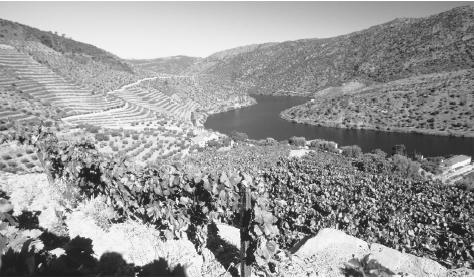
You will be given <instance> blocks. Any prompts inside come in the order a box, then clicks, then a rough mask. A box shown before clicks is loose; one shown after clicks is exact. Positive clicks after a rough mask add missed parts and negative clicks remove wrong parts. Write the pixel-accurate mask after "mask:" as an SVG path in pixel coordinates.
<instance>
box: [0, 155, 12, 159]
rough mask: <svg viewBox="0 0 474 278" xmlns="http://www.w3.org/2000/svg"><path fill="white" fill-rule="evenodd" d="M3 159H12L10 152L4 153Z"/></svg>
mask: <svg viewBox="0 0 474 278" xmlns="http://www.w3.org/2000/svg"><path fill="white" fill-rule="evenodd" d="M2 159H3V160H10V159H12V157H11V156H9V155H8V154H4V155H2Z"/></svg>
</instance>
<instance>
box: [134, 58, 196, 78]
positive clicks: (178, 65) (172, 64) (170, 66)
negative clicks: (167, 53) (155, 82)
mask: <svg viewBox="0 0 474 278" xmlns="http://www.w3.org/2000/svg"><path fill="white" fill-rule="evenodd" d="M199 59H201V58H198V57H189V56H172V57H165V58H156V59H133V60H127V61H128V62H129V63H130V64H132V65H134V66H136V67H139V68H141V69H143V70H149V71H153V72H156V73H167V74H181V73H183V72H184V71H185V70H186V69H187V68H188V67H190V66H191V65H193V64H194V63H196V62H197V61H199Z"/></svg>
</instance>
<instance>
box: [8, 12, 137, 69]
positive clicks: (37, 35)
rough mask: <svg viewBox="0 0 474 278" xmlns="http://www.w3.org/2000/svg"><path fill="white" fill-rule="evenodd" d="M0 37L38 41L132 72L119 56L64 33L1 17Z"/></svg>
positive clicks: (59, 50) (61, 50) (68, 52)
mask: <svg viewBox="0 0 474 278" xmlns="http://www.w3.org/2000/svg"><path fill="white" fill-rule="evenodd" d="M0 38H1V39H3V40H20V41H36V42H40V43H41V44H43V45H45V46H47V47H49V48H51V49H54V50H55V51H57V52H60V53H62V54H82V55H83V56H85V57H90V58H91V59H93V60H94V61H98V62H101V63H103V64H107V65H109V66H110V67H111V68H112V69H115V70H120V71H128V72H132V69H131V68H130V66H129V65H128V64H127V63H125V62H124V61H123V60H122V59H120V58H119V57H117V56H115V55H113V54H111V53H109V52H107V51H105V50H103V49H100V48H98V47H96V46H93V45H90V44H87V43H83V42H79V41H75V40H72V39H70V38H67V37H66V36H65V35H64V34H63V35H59V34H57V33H56V32H54V33H53V32H47V31H42V30H39V29H36V28H33V27H30V26H26V25H23V24H20V23H16V22H12V21H8V20H4V19H0Z"/></svg>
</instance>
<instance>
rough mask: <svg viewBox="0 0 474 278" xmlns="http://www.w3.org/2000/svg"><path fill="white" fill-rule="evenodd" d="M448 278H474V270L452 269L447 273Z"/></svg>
mask: <svg viewBox="0 0 474 278" xmlns="http://www.w3.org/2000/svg"><path fill="white" fill-rule="evenodd" d="M446 276H448V277H474V269H469V268H466V267H461V268H456V269H450V270H448V271H447V273H446Z"/></svg>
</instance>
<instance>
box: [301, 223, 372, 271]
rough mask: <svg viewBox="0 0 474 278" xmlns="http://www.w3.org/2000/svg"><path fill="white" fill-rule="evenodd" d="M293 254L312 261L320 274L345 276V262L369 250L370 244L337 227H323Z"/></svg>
mask: <svg viewBox="0 0 474 278" xmlns="http://www.w3.org/2000/svg"><path fill="white" fill-rule="evenodd" d="M295 249H296V250H292V251H293V254H294V255H295V256H297V257H300V258H302V259H305V260H309V261H311V265H312V267H313V268H314V269H315V272H317V273H318V276H344V273H343V272H342V268H343V267H344V263H347V262H348V261H349V260H350V259H352V258H354V257H356V258H359V257H362V256H363V255H364V254H367V253H368V252H369V245H368V244H367V243H366V242H365V241H363V240H361V239H358V238H356V237H353V236H350V235H347V234H345V233H344V232H342V231H339V230H336V229H329V228H326V229H322V230H321V231H320V232H319V233H318V234H317V235H316V236H314V237H312V238H309V239H306V240H305V241H304V242H302V243H301V244H299V245H298V246H297V248H295Z"/></svg>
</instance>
